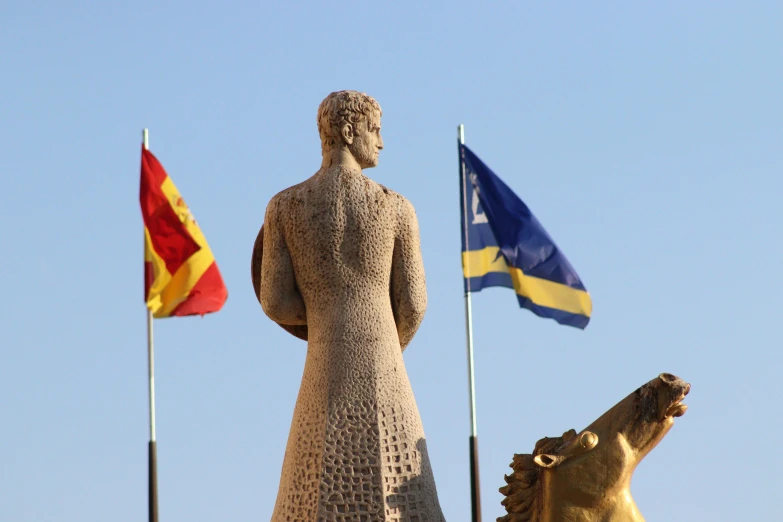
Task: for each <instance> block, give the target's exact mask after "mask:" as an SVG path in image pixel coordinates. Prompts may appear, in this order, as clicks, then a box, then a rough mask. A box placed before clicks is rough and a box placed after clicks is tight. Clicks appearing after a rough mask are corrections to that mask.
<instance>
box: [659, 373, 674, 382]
mask: <svg viewBox="0 0 783 522" xmlns="http://www.w3.org/2000/svg"><path fill="white" fill-rule="evenodd" d="M658 378H659V379H660V380H662V381H663V382H665V383H666V384H672V383H673V382H674V381H676V380H677V377H675V376H674V375H672V374H671V373H662V374H660V375H659V376H658Z"/></svg>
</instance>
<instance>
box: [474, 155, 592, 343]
mask: <svg viewBox="0 0 783 522" xmlns="http://www.w3.org/2000/svg"><path fill="white" fill-rule="evenodd" d="M460 157H461V159H462V162H463V164H464V165H465V175H464V176H463V179H462V194H461V195H462V201H461V204H460V208H461V209H462V271H463V276H464V282H465V291H466V292H478V291H479V290H481V289H482V288H485V287H490V286H505V287H508V288H513V289H514V291H515V292H516V294H517V299H518V300H519V305H520V306H521V307H523V308H527V309H528V310H530V311H531V312H533V313H534V314H536V315H538V316H539V317H546V318H550V319H554V320H555V321H557V322H558V323H560V324H566V325H569V326H576V327H577V328H582V329H584V327H585V326H587V323H588V322H589V321H590V313H591V311H592V306H593V305H592V301H591V300H590V294H588V293H587V290H586V289H585V287H584V285H583V284H582V281H581V280H580V279H579V276H578V275H577V273H576V271H575V270H574V269H573V267H572V266H571V264H570V263H569V262H568V260H567V259H566V258H565V256H564V255H563V253H562V252H561V251H560V249H559V248H558V247H557V245H556V244H555V242H554V241H552V238H551V237H549V234H547V233H546V230H544V227H542V226H541V223H539V222H538V220H537V219H536V217H535V216H534V215H533V213H532V212H530V209H528V208H527V205H525V204H524V203H523V202H522V200H521V199H519V197H517V195H516V194H514V192H513V191H512V190H511V189H510V188H508V186H507V185H506V184H505V183H503V181H501V180H500V178H499V177H497V175H496V174H495V173H494V172H492V171H491V170H490V169H489V167H487V166H486V165H485V164H484V163H483V162H482V161H481V160H480V159H479V158H478V156H476V155H475V154H474V153H473V152H472V151H471V150H470V149H469V148H467V147H466V146H465V145H460Z"/></svg>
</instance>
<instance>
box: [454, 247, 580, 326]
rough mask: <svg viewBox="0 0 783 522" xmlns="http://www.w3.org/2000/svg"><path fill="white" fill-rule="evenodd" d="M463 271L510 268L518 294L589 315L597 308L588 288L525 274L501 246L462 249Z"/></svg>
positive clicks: (470, 274)
mask: <svg viewBox="0 0 783 522" xmlns="http://www.w3.org/2000/svg"><path fill="white" fill-rule="evenodd" d="M462 271H463V276H464V277H465V278H472V277H482V276H484V275H486V274H488V273H490V272H507V273H509V274H511V280H512V282H513V284H514V290H515V291H516V293H517V295H520V296H522V297H526V298H528V299H530V300H531V301H532V302H533V303H535V304H536V305H539V306H545V307H547V308H554V309H555V310H562V311H564V312H568V313H572V314H579V315H584V316H587V317H590V314H591V313H592V310H593V305H592V300H591V299H590V295H589V294H588V293H587V292H585V291H584V290H578V289H576V288H571V287H570V286H567V285H563V284H560V283H554V282H552V281H547V280H546V279H541V278H538V277H533V276H529V275H525V274H524V273H523V272H522V270H520V269H519V268H514V267H512V268H510V269H509V267H508V265H507V264H506V261H505V259H504V258H503V256H502V255H501V254H500V249H499V248H498V247H486V248H484V249H482V250H472V251H469V252H462Z"/></svg>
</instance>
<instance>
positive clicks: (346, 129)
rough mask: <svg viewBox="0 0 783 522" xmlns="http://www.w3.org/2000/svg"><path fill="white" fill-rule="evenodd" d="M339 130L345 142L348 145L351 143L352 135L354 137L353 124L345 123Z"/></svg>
mask: <svg viewBox="0 0 783 522" xmlns="http://www.w3.org/2000/svg"><path fill="white" fill-rule="evenodd" d="M340 132H341V133H342V135H343V140H344V141H345V143H346V144H348V145H352V144H353V137H354V132H353V125H351V124H350V123H346V124H345V125H343V128H342V130H341V131H340Z"/></svg>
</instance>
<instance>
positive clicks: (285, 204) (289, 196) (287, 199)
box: [267, 181, 307, 213]
mask: <svg viewBox="0 0 783 522" xmlns="http://www.w3.org/2000/svg"><path fill="white" fill-rule="evenodd" d="M306 183H307V181H303V182H302V183H297V184H296V185H293V186H291V187H288V188H287V189H283V190H281V191H280V192H278V193H277V194H275V195H274V196H272V199H270V200H269V204H268V205H267V212H273V213H279V212H283V213H285V212H286V210H287V209H288V208H290V205H291V202H292V201H294V200H296V199H298V198H299V194H300V192H301V189H302V186H303V185H305V184H306Z"/></svg>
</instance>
